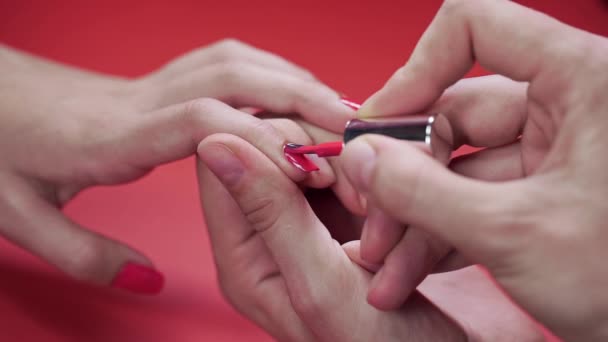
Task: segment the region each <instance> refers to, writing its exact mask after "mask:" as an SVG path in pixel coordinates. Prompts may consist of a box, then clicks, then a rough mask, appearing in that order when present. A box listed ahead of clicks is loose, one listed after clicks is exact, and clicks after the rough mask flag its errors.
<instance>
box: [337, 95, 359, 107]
mask: <svg viewBox="0 0 608 342" xmlns="http://www.w3.org/2000/svg"><path fill="white" fill-rule="evenodd" d="M340 102H342V104H344V105H345V106H347V107H348V108H350V109H352V110H359V108H360V107H361V105H360V104H358V103H356V102H353V101H350V100H348V99H347V98H345V97H344V96H342V98H341V99H340Z"/></svg>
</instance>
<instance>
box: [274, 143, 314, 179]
mask: <svg viewBox="0 0 608 342" xmlns="http://www.w3.org/2000/svg"><path fill="white" fill-rule="evenodd" d="M290 146H297V145H296V144H292V143H287V144H285V145H284V146H283V154H284V155H285V159H287V161H288V162H290V163H291V165H293V166H295V167H296V168H297V169H298V170H300V171H304V172H313V171H319V167H318V166H317V164H315V163H313V162H312V161H311V160H310V159H308V157H306V155H305V154H300V153H290V152H289V150H290Z"/></svg>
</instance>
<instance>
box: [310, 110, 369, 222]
mask: <svg viewBox="0 0 608 342" xmlns="http://www.w3.org/2000/svg"><path fill="white" fill-rule="evenodd" d="M298 124H299V125H300V126H301V127H302V128H303V129H304V130H305V131H306V133H307V134H308V135H309V136H310V137H311V138H312V140H313V142H314V143H315V144H319V143H323V142H329V141H339V140H342V136H341V135H338V134H336V133H333V132H329V131H327V130H324V129H323V128H320V127H318V126H315V125H311V124H310V123H307V122H305V121H301V120H299V121H298ZM327 160H328V161H329V164H330V165H331V167H332V170H333V172H334V174H335V183H334V184H333V185H332V189H333V191H334V193H335V194H336V196H337V197H338V198H339V199H340V201H341V203H342V204H343V205H344V206H345V207H346V208H347V209H348V210H349V211H350V212H351V213H353V214H354V215H359V216H365V212H366V206H367V204H366V199H365V197H364V196H361V195H360V194H359V193H358V192H357V191H356V190H355V188H353V186H352V185H351V184H350V183H349V181H348V178H346V176H345V175H344V172H343V171H342V168H341V167H340V159H339V158H327Z"/></svg>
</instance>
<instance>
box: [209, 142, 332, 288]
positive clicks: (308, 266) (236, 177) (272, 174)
mask: <svg viewBox="0 0 608 342" xmlns="http://www.w3.org/2000/svg"><path fill="white" fill-rule="evenodd" d="M199 157H200V159H201V161H202V162H203V163H204V164H205V166H206V167H208V168H209V169H210V170H211V172H213V173H214V174H215V176H216V177H218V179H219V180H220V181H221V182H222V184H223V185H224V187H225V188H226V189H227V190H228V192H229V193H230V195H231V196H232V198H234V200H235V202H236V203H237V204H238V206H239V208H240V211H241V212H242V213H243V215H244V217H245V219H246V220H247V222H248V223H249V224H250V225H251V227H252V228H253V229H254V231H256V232H257V233H259V234H260V235H261V236H262V238H263V240H264V242H265V244H266V245H267V246H268V249H269V250H270V253H271V254H272V255H273V257H274V259H275V261H276V263H277V264H278V266H279V269H280V270H281V273H282V274H283V276H284V277H285V279H286V281H287V285H288V288H289V289H290V290H296V291H297V290H303V291H311V290H312V289H315V288H317V287H318V281H317V279H318V277H319V274H320V273H321V274H322V273H323V272H324V270H326V269H328V267H327V265H326V264H327V262H328V260H332V259H334V258H333V257H334V256H335V252H336V251H335V248H334V242H333V240H332V239H331V236H330V235H329V233H328V231H327V230H326V229H325V227H324V226H323V225H322V224H321V222H320V221H319V220H318V219H317V217H316V216H315V215H314V213H313V211H312V209H311V208H310V206H309V205H308V202H307V201H306V198H305V197H304V195H303V194H302V193H301V191H300V189H299V188H298V187H297V186H296V184H294V183H293V181H292V180H291V179H290V178H289V177H288V176H287V175H285V174H284V173H283V172H282V171H281V169H279V168H278V167H277V166H276V165H275V164H274V163H273V162H271V161H270V160H269V159H268V158H267V157H266V156H265V155H264V154H263V153H262V152H260V151H259V150H257V149H256V148H254V147H253V146H252V145H250V144H249V143H247V142H246V141H244V140H242V139H240V138H238V137H236V136H231V135H227V134H217V135H213V136H211V137H209V138H207V139H205V140H204V141H203V142H202V143H201V144H200V146H199ZM322 265H325V266H322ZM309 295H312V294H310V293H309Z"/></svg>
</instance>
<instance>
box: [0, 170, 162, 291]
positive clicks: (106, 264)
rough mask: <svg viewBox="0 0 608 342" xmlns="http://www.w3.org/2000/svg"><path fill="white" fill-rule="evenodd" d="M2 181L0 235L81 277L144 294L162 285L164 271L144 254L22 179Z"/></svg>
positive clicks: (68, 272) (65, 270)
mask: <svg viewBox="0 0 608 342" xmlns="http://www.w3.org/2000/svg"><path fill="white" fill-rule="evenodd" d="M5 180H6V179H4V178H3V179H2V180H0V183H5V182H4V181H5ZM2 185H4V186H3V187H2V188H3V190H4V191H3V194H8V195H7V196H3V195H2V194H0V212H1V213H3V214H2V215H1V217H0V234H2V235H3V236H4V237H6V238H7V239H8V240H10V241H12V242H13V243H15V244H17V245H19V246H21V247H22V248H24V249H26V250H28V251H30V252H32V253H34V254H35V255H37V256H39V257H41V258H42V259H44V260H46V261H48V262H50V263H51V264H53V265H55V266H56V267H57V268H59V269H61V270H62V271H64V272H65V273H67V274H69V275H70V276H72V277H74V278H76V279H79V280H82V281H87V282H90V283H94V284H98V285H106V286H112V287H117V288H122V289H125V290H128V291H131V292H136V293H140V294H156V293H158V292H160V290H161V289H162V287H163V283H164V279H163V276H162V274H160V273H159V272H158V271H156V270H155V269H154V267H153V266H152V264H151V262H150V261H149V260H148V259H147V258H146V257H144V256H143V255H141V254H140V253H138V252H136V251H134V250H133V249H132V248H130V247H127V246H126V245H124V244H122V243H119V242H117V241H114V240H111V239H109V238H107V237H105V236H102V235H99V234H97V233H95V232H92V231H90V230H87V229H85V228H83V227H81V226H80V225H78V224H76V223H75V222H73V221H71V220H70V219H69V218H67V217H65V216H64V215H63V213H61V212H60V211H59V210H58V209H57V208H56V207H54V206H53V205H51V204H50V203H48V202H47V201H46V200H44V199H43V198H41V197H40V196H39V195H38V194H36V193H35V192H34V191H33V190H32V189H31V188H29V187H28V186H27V184H25V183H24V182H22V181H20V179H10V180H8V182H6V184H2Z"/></svg>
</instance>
